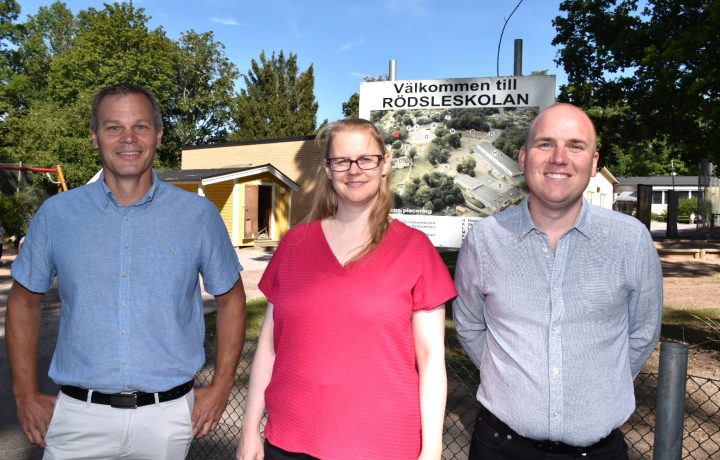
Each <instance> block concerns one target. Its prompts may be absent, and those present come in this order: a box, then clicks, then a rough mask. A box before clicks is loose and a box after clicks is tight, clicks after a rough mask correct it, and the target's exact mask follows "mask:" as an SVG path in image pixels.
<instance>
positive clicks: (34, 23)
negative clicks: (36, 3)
mask: <svg viewBox="0 0 720 460" xmlns="http://www.w3.org/2000/svg"><path fill="white" fill-rule="evenodd" d="M75 33H76V22H75V16H73V14H72V12H71V11H70V10H69V9H68V8H67V6H66V5H65V4H64V3H61V2H55V3H53V4H51V5H50V6H42V7H40V8H39V9H38V12H37V13H36V14H34V15H30V16H28V19H27V21H26V22H25V23H23V24H21V25H20V26H19V29H18V31H17V34H16V44H17V50H16V52H15V74H14V75H13V78H12V80H11V82H10V84H9V89H10V91H9V93H8V98H9V101H10V103H11V104H12V105H13V107H15V108H25V107H28V106H30V105H31V104H32V101H41V100H45V99H47V98H48V76H49V74H50V70H51V68H50V66H51V63H52V60H53V59H54V57H55V56H58V55H60V54H62V53H63V52H65V51H67V50H68V49H69V48H70V47H71V46H72V42H73V40H74V37H75Z"/></svg>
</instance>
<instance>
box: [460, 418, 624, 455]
mask: <svg viewBox="0 0 720 460" xmlns="http://www.w3.org/2000/svg"><path fill="white" fill-rule="evenodd" d="M576 458H582V459H594V460H628V455H627V444H625V438H624V436H623V434H622V432H621V431H620V430H617V429H616V430H613V431H612V432H611V433H610V434H609V435H608V436H607V437H606V438H605V439H603V440H601V441H599V442H598V443H596V444H593V445H592V446H590V447H587V448H576V447H573V446H568V445H565V444H562V443H550V442H537V441H533V440H531V439H528V438H525V437H523V436H520V435H519V434H517V433H516V432H515V431H513V430H512V429H511V428H510V427H508V426H507V425H505V424H504V423H503V422H502V421H500V420H498V419H497V417H495V416H494V415H492V414H491V413H490V412H489V411H488V410H487V409H485V408H481V410H480V415H479V416H478V419H477V422H475V430H474V431H473V434H472V439H471V441H470V456H469V457H468V459H469V460H570V459H576Z"/></svg>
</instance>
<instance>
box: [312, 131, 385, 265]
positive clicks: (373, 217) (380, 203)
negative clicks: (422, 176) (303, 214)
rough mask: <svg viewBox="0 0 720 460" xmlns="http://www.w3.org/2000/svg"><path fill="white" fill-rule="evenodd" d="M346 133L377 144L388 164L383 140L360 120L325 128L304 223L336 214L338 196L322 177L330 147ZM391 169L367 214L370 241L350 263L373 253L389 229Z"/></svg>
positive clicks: (328, 182) (322, 133)
mask: <svg viewBox="0 0 720 460" xmlns="http://www.w3.org/2000/svg"><path fill="white" fill-rule="evenodd" d="M345 131H364V132H367V133H368V135H370V138H371V139H372V141H374V142H375V143H376V144H377V147H378V149H379V150H380V151H381V152H382V153H383V160H382V161H388V157H387V152H386V151H385V140H384V138H383V136H382V134H381V133H380V131H379V130H378V129H377V128H376V127H375V125H374V124H372V123H370V122H369V121H367V120H364V119H362V118H346V119H344V120H340V121H337V122H335V123H332V124H329V125H326V126H325V127H324V128H323V129H322V130H321V131H320V132H319V133H318V135H317V137H316V138H315V141H316V142H317V143H318V144H319V145H320V147H321V149H322V151H323V163H322V164H321V165H319V167H318V169H317V175H316V184H315V198H314V199H313V205H312V209H311V210H310V214H308V217H307V219H306V221H307V222H312V221H315V220H320V219H324V218H326V217H330V216H334V215H335V212H336V211H337V205H338V199H337V193H336V192H335V189H334V188H333V186H332V183H331V182H330V181H329V180H328V177H327V175H326V173H325V161H324V160H326V159H328V158H330V153H331V151H332V144H333V140H334V139H335V136H336V135H337V134H338V133H340V132H345ZM391 172H392V168H388V173H387V174H386V175H385V176H384V177H383V178H382V180H381V182H380V191H379V192H378V197H377V199H376V200H375V203H374V204H373V207H372V210H371V211H370V217H369V222H368V227H369V229H370V241H368V243H367V244H366V245H365V247H364V248H362V250H361V251H360V252H359V253H358V254H357V255H356V256H354V257H353V258H352V259H351V260H350V262H355V261H357V260H358V259H360V258H362V257H363V256H364V255H366V254H368V253H369V252H370V251H372V250H373V249H375V248H376V247H377V246H378V245H379V244H380V243H381V242H382V240H383V238H384V237H385V233H387V229H388V226H389V225H390V210H391V209H392V208H393V193H392V190H390V181H391V176H392V174H391Z"/></svg>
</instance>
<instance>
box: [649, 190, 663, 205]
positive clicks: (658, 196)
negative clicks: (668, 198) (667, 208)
mask: <svg viewBox="0 0 720 460" xmlns="http://www.w3.org/2000/svg"><path fill="white" fill-rule="evenodd" d="M664 193H665V192H652V194H653V195H652V204H663V201H664V200H663V198H664V197H663V195H664Z"/></svg>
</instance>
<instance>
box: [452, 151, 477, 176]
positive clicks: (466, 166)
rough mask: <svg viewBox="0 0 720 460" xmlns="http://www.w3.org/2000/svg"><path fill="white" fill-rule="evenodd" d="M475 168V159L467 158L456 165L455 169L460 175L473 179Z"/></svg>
mask: <svg viewBox="0 0 720 460" xmlns="http://www.w3.org/2000/svg"><path fill="white" fill-rule="evenodd" d="M475 166H477V163H476V162H475V158H473V157H471V156H469V157H465V158H463V159H462V161H461V162H460V163H458V165H457V168H456V169H457V172H459V173H460V174H467V175H468V176H472V177H475Z"/></svg>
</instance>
